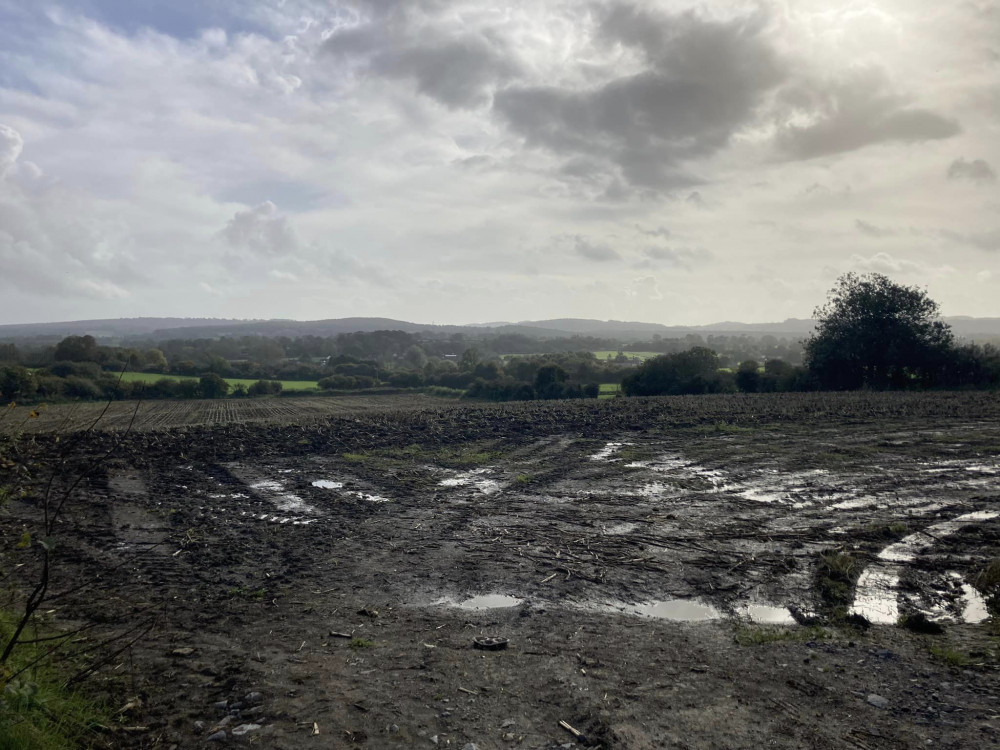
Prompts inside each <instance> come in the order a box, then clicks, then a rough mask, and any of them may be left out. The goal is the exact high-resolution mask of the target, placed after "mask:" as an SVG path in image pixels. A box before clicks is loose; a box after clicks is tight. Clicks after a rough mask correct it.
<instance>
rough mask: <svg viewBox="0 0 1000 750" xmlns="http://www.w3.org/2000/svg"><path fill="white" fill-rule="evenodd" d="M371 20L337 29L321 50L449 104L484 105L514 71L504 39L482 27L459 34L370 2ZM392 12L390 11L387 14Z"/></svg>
mask: <svg viewBox="0 0 1000 750" xmlns="http://www.w3.org/2000/svg"><path fill="white" fill-rule="evenodd" d="M368 6H369V10H371V11H374V16H375V17H374V19H369V20H367V21H360V22H358V23H355V24H353V25H345V26H342V27H340V28H338V29H336V30H335V31H334V32H333V33H332V34H331V35H330V37H329V38H328V39H327V40H326V41H325V42H324V43H323V45H322V53H323V54H324V55H325V56H326V57H328V58H330V59H333V60H335V61H336V62H337V64H338V65H349V66H352V67H354V68H355V69H357V70H358V71H359V72H360V73H364V74H372V75H376V76H383V77H385V78H393V79H403V80H409V81H412V82H413V83H414V84H415V85H416V88H417V90H418V91H419V92H420V93H422V94H425V95H426V96H429V97H431V98H432V99H435V100H437V101H438V102H440V103H442V104H444V105H445V106H447V107H452V108H468V107H478V106H481V105H484V104H488V103H489V101H490V95H491V93H492V90H493V88H495V87H496V86H497V85H499V84H501V83H503V82H504V81H507V80H509V79H511V78H512V77H514V76H515V75H517V74H518V72H519V71H520V65H519V64H518V62H517V61H516V59H515V56H514V54H513V52H512V51H511V50H510V48H509V47H508V46H507V44H506V43H505V41H504V40H503V39H502V38H500V37H498V36H497V35H495V34H489V33H487V32H486V31H482V30H467V29H463V30H461V31H459V32H458V33H456V32H455V30H453V29H448V28H442V22H441V20H440V19H432V20H425V19H424V18H423V15H422V14H420V13H415V12H412V11H411V10H409V9H407V10H405V11H399V10H397V9H398V8H400V7H403V6H402V4H399V3H395V2H393V3H369V4H368ZM390 11H393V12H390Z"/></svg>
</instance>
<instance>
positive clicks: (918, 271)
mask: <svg viewBox="0 0 1000 750" xmlns="http://www.w3.org/2000/svg"><path fill="white" fill-rule="evenodd" d="M851 265H852V266H853V267H854V268H855V269H856V270H858V271H861V272H863V273H869V272H875V273H882V274H886V275H897V276H916V277H919V278H930V277H938V276H948V275H950V274H954V273H955V269H954V268H952V267H951V266H949V265H943V266H931V265H930V264H928V263H924V262H920V261H910V260H906V259H903V258H895V257H893V256H892V255H890V254H889V253H875V255H872V256H871V257H869V258H866V257H864V256H862V255H852V256H851Z"/></svg>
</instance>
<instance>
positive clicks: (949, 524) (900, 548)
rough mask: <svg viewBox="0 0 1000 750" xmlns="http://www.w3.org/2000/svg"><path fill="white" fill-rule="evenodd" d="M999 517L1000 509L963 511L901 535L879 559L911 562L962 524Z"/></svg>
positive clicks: (883, 551)
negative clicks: (953, 516) (908, 533)
mask: <svg viewBox="0 0 1000 750" xmlns="http://www.w3.org/2000/svg"><path fill="white" fill-rule="evenodd" d="M998 517H1000V511H994V510H977V511H974V512H972V513H964V514H962V515H961V516H958V517H957V518H953V519H951V520H950V521H942V522H941V523H936V524H934V525H932V526H928V527H927V528H926V529H923V530H922V531H918V532H917V533H915V534H910V535H909V536H907V537H903V538H902V539H901V540H899V541H898V542H896V543H895V544H890V545H889V546H888V547H886V548H885V549H884V550H882V551H881V552H879V555H878V557H879V559H880V560H888V561H890V562H911V561H912V560H913V559H914V558H915V557H916V556H917V555H918V554H920V553H921V552H923V551H924V550H926V549H928V548H930V547H932V546H933V545H934V542H936V541H938V540H939V539H940V538H941V537H943V536H950V535H951V534H954V533H955V532H956V531H958V530H959V529H961V528H962V527H963V526H966V525H968V524H969V523H974V522H976V521H990V520H992V519H994V518H998Z"/></svg>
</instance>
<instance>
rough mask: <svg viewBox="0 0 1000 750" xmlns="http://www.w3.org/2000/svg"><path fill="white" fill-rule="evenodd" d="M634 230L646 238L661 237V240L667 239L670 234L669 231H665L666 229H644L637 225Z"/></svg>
mask: <svg viewBox="0 0 1000 750" xmlns="http://www.w3.org/2000/svg"><path fill="white" fill-rule="evenodd" d="M635 230H636V231H637V232H638V233H639V234H644V235H646V236H647V237H662V238H663V239H667V238H669V237H670V234H671V233H670V230H669V229H667V228H666V227H656V229H644V228H642V227H641V226H639V225H638V224H636V225H635Z"/></svg>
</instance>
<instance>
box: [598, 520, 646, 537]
mask: <svg viewBox="0 0 1000 750" xmlns="http://www.w3.org/2000/svg"><path fill="white" fill-rule="evenodd" d="M637 528H639V524H637V523H616V524H614V525H613V526H602V527H601V533H602V534H607V535H608V536H621V535H623V534H631V533H632V532H633V531H635V530H636V529H637Z"/></svg>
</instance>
